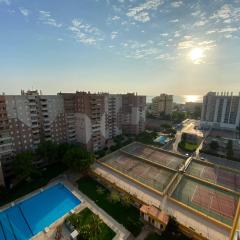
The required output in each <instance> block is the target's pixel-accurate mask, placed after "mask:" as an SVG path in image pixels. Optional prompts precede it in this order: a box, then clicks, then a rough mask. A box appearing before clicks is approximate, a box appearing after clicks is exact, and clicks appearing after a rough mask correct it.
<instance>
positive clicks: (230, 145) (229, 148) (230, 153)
mask: <svg viewBox="0 0 240 240" xmlns="http://www.w3.org/2000/svg"><path fill="white" fill-rule="evenodd" d="M226 150H227V158H228V159H232V158H233V142H232V140H228V143H227V147H226Z"/></svg>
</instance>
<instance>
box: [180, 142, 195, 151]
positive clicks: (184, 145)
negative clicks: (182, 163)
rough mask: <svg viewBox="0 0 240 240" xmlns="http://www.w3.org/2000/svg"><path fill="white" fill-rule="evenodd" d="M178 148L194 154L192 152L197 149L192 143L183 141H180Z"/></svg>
mask: <svg viewBox="0 0 240 240" xmlns="http://www.w3.org/2000/svg"><path fill="white" fill-rule="evenodd" d="M178 146H179V147H180V148H181V149H183V150H185V151H188V152H194V151H195V150H196V149H197V147H198V145H197V144H192V143H188V142H183V141H181V142H180V143H179V144H178Z"/></svg>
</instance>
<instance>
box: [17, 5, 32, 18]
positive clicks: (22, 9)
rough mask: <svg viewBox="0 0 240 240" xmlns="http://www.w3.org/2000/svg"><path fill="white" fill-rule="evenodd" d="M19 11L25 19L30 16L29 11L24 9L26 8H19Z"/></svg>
mask: <svg viewBox="0 0 240 240" xmlns="http://www.w3.org/2000/svg"><path fill="white" fill-rule="evenodd" d="M19 11H20V13H21V14H22V15H23V16H25V17H27V16H28V15H29V14H30V11H29V10H28V9H26V8H23V7H20V8H19Z"/></svg>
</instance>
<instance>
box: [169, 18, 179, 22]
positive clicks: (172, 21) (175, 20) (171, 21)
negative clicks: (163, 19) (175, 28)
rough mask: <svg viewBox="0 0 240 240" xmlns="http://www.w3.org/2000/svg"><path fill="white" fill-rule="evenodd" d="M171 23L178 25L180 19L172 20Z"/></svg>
mask: <svg viewBox="0 0 240 240" xmlns="http://www.w3.org/2000/svg"><path fill="white" fill-rule="evenodd" d="M169 22H170V23H177V22H179V20H178V19H172V20H170V21H169Z"/></svg>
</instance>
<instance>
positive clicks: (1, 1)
mask: <svg viewBox="0 0 240 240" xmlns="http://www.w3.org/2000/svg"><path fill="white" fill-rule="evenodd" d="M1 3H4V4H7V5H10V3H11V2H10V0H0V4H1Z"/></svg>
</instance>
